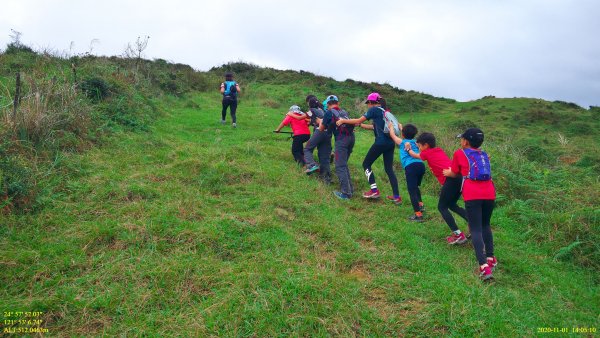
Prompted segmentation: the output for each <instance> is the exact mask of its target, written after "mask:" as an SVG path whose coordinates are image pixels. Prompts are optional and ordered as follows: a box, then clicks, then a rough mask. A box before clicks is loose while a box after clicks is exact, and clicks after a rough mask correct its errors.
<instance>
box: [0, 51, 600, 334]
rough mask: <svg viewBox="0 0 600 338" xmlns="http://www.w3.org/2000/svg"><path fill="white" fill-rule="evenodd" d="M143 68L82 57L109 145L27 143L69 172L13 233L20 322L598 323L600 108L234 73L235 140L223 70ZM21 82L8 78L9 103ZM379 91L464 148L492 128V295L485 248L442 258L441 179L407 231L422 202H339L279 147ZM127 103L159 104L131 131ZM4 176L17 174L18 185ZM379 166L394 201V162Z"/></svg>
mask: <svg viewBox="0 0 600 338" xmlns="http://www.w3.org/2000/svg"><path fill="white" fill-rule="evenodd" d="M0 57H2V58H3V59H2V61H3V62H2V64H3V65H6V64H8V63H5V61H6V60H8V59H10V60H9V61H14V59H12V58H13V57H14V56H11V55H8V56H7V55H6V54H4V55H1V56H0ZM63 61H64V60H57V59H52V58H50V59H47V60H46V61H44V59H43V58H40V57H39V56H36V57H35V58H34V61H32V62H31V64H29V65H22V68H21V69H22V71H23V72H27V71H29V70H33V69H40V68H39V67H42V66H41V65H40V63H43V62H46V63H45V65H46V66H44V67H49V68H51V69H54V70H57V72H56V74H61V72H62V73H63V74H64V73H66V74H70V68H69V67H70V65H69V62H63ZM130 61H131V60H121V59H113V60H109V59H102V58H90V59H89V60H88V59H86V60H80V62H81V63H80V64H79V67H80V68H81V69H86V72H87V74H88V76H89V78H90V79H91V78H92V77H94V78H99V79H102V80H103V81H105V82H106V83H108V84H109V85H108V87H109V88H110V89H111V90H112V91H113V93H114V94H112V96H111V95H108V96H107V97H102V98H98V97H95V98H94V97H93V96H92V98H90V99H87V98H83V97H82V98H81V99H82V100H84V104H86V105H88V109H89V111H91V112H100V113H102V112H104V113H102V114H101V116H100V118H98V117H97V116H92V117H91V118H93V119H98V121H112V122H110V123H108V122H104V124H103V123H100V124H99V125H96V124H95V123H91V122H90V123H91V124H90V126H94V128H93V129H94V130H100V131H101V133H100V135H99V136H98V139H96V138H93V139H92V140H91V141H90V140H89V138H88V136H87V135H88V134H86V133H83V132H81V133H80V134H75V135H76V137H79V139H83V140H87V142H88V143H89V142H100V144H98V145H97V146H96V145H91V146H90V145H88V146H86V147H84V148H83V149H76V147H74V148H72V149H71V148H68V149H65V148H63V147H60V146H58V147H56V148H52V149H50V150H48V145H47V144H45V143H42V144H38V145H35V142H33V141H32V140H31V139H29V143H27V144H33V146H32V147H37V149H40V150H45V151H46V152H48V153H50V154H52V156H47V158H48V159H49V160H48V161H49V162H48V163H50V164H48V165H44V164H43V163H46V162H45V161H46V160H40V167H41V168H42V169H44V170H43V174H39V175H37V176H35V177H36V178H37V182H36V183H37V185H36V187H37V190H36V198H35V200H36V201H37V202H36V203H37V205H38V206H37V207H36V208H35V209H33V210H32V211H29V212H25V213H23V212H18V210H17V209H13V211H14V212H12V213H8V214H4V215H2V216H1V217H2V218H1V219H0V243H1V245H2V247H3V248H6V249H5V250H2V253H1V254H0V265H1V266H2V269H0V274H1V278H2V280H3V284H2V285H3V286H2V288H0V292H2V295H3V297H1V300H0V309H2V310H3V311H40V312H43V314H42V316H41V319H42V320H43V321H44V322H43V326H44V327H47V328H48V329H49V330H50V333H51V334H54V335H68V336H70V335H173V334H180V335H184V336H190V335H254V334H256V335H261V336H265V335H291V334H293V335H311V336H312V335H393V336H397V335H402V334H404V335H441V334H454V335H457V336H473V335H500V336H514V335H526V336H529V335H534V334H539V333H543V332H544V329H545V328H555V327H556V328H567V329H568V330H569V332H571V330H572V328H577V327H594V328H597V327H598V324H600V323H599V318H598V313H599V310H600V309H599V304H600V297H599V294H600V292H598V291H599V290H598V274H597V268H598V261H599V259H600V257H599V256H598V255H599V253H598V251H599V250H598V244H597V243H598V236H599V235H598V233H599V231H598V230H599V228H598V215H599V210H598V205H599V203H598V202H599V198H600V197H599V196H598V194H599V193H598V192H599V191H600V189H599V188H600V187H599V183H598V163H599V160H598V155H597V154H598V151H597V150H599V149H600V145H599V144H598V133H599V132H600V129H599V128H600V126H599V125H598V118H597V114H598V112H597V111H596V110H593V109H592V110H584V109H581V108H579V107H576V106H573V105H571V104H566V103H562V102H546V101H541V100H535V99H497V98H492V97H488V98H484V99H481V100H477V101H473V102H467V103H461V102H455V101H453V100H449V99H441V98H435V97H432V96H429V95H426V94H421V93H415V92H411V91H404V90H400V89H396V88H393V87H391V86H387V85H378V84H365V83H359V82H356V81H350V80H348V81H344V82H336V81H334V80H332V79H328V78H325V77H320V76H315V75H312V74H309V73H304V72H302V73H301V72H292V71H276V70H272V69H263V68H258V67H254V66H252V65H243V64H230V65H226V66H225V68H230V69H234V70H235V71H236V72H237V74H238V79H239V81H240V82H241V83H242V88H243V89H244V92H243V96H242V97H241V99H240V101H241V102H240V108H239V114H238V118H239V127H238V128H237V129H232V128H231V127H230V126H222V125H220V124H219V118H220V116H219V112H220V97H219V95H218V93H217V92H216V88H217V86H218V84H219V83H220V75H222V73H223V70H224V67H220V68H215V69H213V70H211V71H209V72H206V73H197V72H193V71H192V70H191V69H188V68H185V67H184V66H181V65H180V66H177V65H170V64H168V63H165V62H162V61H160V60H159V61H155V62H147V63H145V65H146V68H143V69H146V74H143V72H142V73H136V74H135V75H136V76H140V78H137V79H136V78H135V77H134V76H133V75H132V74H134V73H133V70H132V69H133V68H132V67H131V64H130V63H129V62H130ZM48 64H51V66H47V65H48ZM5 69H6V68H5ZM119 69H120V70H119ZM117 70H118V71H117ZM11 74H12V69H9V70H4V71H3V73H2V74H1V75H2V76H3V78H2V81H3V84H4V85H5V86H6V87H10V86H11V83H10V78H9V75H11ZM84 74H85V72H84ZM140 74H141V75H140ZM158 75H160V76H158ZM130 76H131V77H130ZM115 79H121V80H120V81H118V82H117V81H115ZM161 84H162V85H161ZM169 88H170V89H169ZM372 90H377V91H380V92H382V93H383V94H384V95H385V96H386V97H387V98H388V101H389V102H390V103H391V104H392V108H393V109H394V111H395V112H397V115H398V117H399V119H400V120H401V121H402V122H412V123H415V124H416V125H417V126H418V127H419V128H420V130H422V131H425V130H427V131H433V132H434V133H436V135H439V138H440V142H441V145H442V146H443V147H444V149H446V150H447V151H448V152H450V151H451V150H452V149H454V148H455V147H457V143H456V140H455V139H454V137H453V135H455V134H456V133H457V132H459V131H461V130H462V129H464V128H465V127H468V126H471V125H478V126H480V127H482V128H483V129H484V130H485V131H486V135H488V138H487V139H486V149H487V150H489V152H490V153H491V155H492V157H493V159H494V173H495V175H496V176H495V177H496V178H495V180H496V184H497V186H498V190H499V192H500V194H501V196H500V198H499V208H498V209H497V211H496V212H495V214H494V218H493V225H494V230H495V236H496V242H497V254H498V257H499V259H500V264H501V265H500V268H499V271H498V272H497V273H496V281H495V283H493V284H482V283H481V282H480V281H479V280H478V279H477V277H476V275H475V273H474V271H475V269H476V264H475V260H474V258H473V252H472V248H471V247H470V246H464V247H452V248H450V247H448V246H447V245H446V244H445V243H444V236H445V235H447V232H448V231H447V228H446V226H445V225H444V224H443V222H442V220H441V218H440V217H439V216H438V215H437V214H436V213H435V212H434V210H435V207H434V206H435V204H436V198H435V196H436V194H437V189H438V187H437V184H434V183H435V182H434V181H433V179H432V178H431V176H430V175H429V174H428V175H427V176H426V179H425V182H424V184H423V190H424V193H425V202H426V205H427V206H428V207H429V208H428V210H429V216H428V217H429V220H428V222H426V223H424V224H419V225H415V224H410V223H408V222H407V221H406V216H408V214H409V212H410V208H409V206H407V205H402V206H400V207H397V206H393V205H390V204H385V203H383V202H365V201H363V200H360V199H358V198H357V199H353V200H352V201H350V202H348V203H344V202H341V201H338V200H336V199H335V198H334V197H333V195H332V194H331V191H332V187H329V186H324V185H322V184H320V183H319V182H317V181H316V180H313V179H311V178H309V177H305V176H304V175H303V174H302V173H301V171H300V170H299V169H298V168H297V167H296V166H295V165H294V163H293V161H292V159H291V155H290V154H289V140H288V139H287V138H285V137H284V136H283V135H274V134H272V133H271V130H272V129H273V128H274V127H275V126H277V124H278V123H279V121H280V120H281V119H282V118H283V112H284V111H285V110H286V108H287V107H288V106H290V105H292V104H294V103H302V101H303V100H304V97H305V96H306V95H307V94H309V93H314V94H317V95H319V96H320V97H323V96H325V95H326V94H329V93H336V94H338V95H339V96H340V97H341V99H342V102H343V104H344V105H345V106H346V107H348V108H349V109H350V110H351V111H352V112H353V113H354V114H358V113H359V112H360V111H362V110H363V109H364V107H363V106H362V105H361V104H360V103H359V102H360V100H362V99H363V97H364V96H365V95H366V94H368V92H370V91H372ZM118 93H121V94H122V93H130V94H131V96H127V95H125V94H122V95H120V96H119V95H117V94H118ZM173 94H175V95H173ZM77 95H81V94H77ZM124 95H125V96H124ZM116 97H120V98H121V102H125V101H129V103H130V104H131V105H132V106H133V107H137V106H135V105H136V104H139V103H141V102H142V103H143V102H145V104H144V105H143V106H141V107H154V108H153V109H151V108H146V110H144V111H147V112H148V115H144V116H147V118H144V119H133V118H132V119H133V120H135V121H138V122H139V123H138V124H135V123H134V124H131V123H129V124H128V123H127V122H125V121H129V120H131V119H123V118H121V117H123V116H130V115H127V114H124V113H123V112H120V113H119V114H116V113H114V112H115V110H114V109H115V107H117V108H118V107H120V106H119V104H118V102H119V100H115V98H116ZM4 100H5V101H2V100H0V106H1V105H2V103H4V102H6V99H4ZM94 100H97V102H96V101H94ZM106 107H109V108H106ZM103 108H104V109H106V110H102V109H103ZM152 111H156V113H152ZM111 112H112V113H114V114H112V115H111V114H110V113H111ZM127 112H130V113H131V114H133V113H134V112H137V110H136V109H132V110H131V111H125V113H127ZM160 112H162V113H160ZM7 113H8V112H7ZM159 113H160V114H159ZM92 115H93V114H92ZM131 116H134V117H135V116H138V115H136V114H133V115H131ZM107 123H108V125H109V126H110V128H108V129H107V127H106V125H107ZM136 125H137V126H143V128H132V126H136ZM10 131H11V129H10V128H7V127H6V126H5V127H3V132H4V134H3V135H8V136H6V137H8V138H7V139H5V140H8V141H5V142H4V143H3V144H4V148H3V149H6V152H5V154H7V155H6V157H3V163H8V162H6V160H5V158H9V156H10V158H12V159H14V158H23V157H24V156H30V155H28V154H29V153H27V152H26V150H24V149H23V148H24V147H23V143H24V142H16V141H15V140H21V139H23V138H25V136H28V135H35V134H26V135H23V134H22V135H21V136H22V137H20V138H19V137H16V136H14V134H11V133H10ZM10 135H13V136H12V138H11V137H9V136H10ZM49 139H50V140H53V139H55V138H52V137H51V136H47V137H45V138H44V140H49ZM11 140H12V141H11ZM98 140H99V141H98ZM357 140H358V141H357V146H356V149H355V152H354V154H353V155H352V157H351V161H350V167H351V172H352V175H353V181H354V185H355V186H356V187H366V183H365V182H364V177H363V174H362V170H361V168H360V163H361V161H362V157H363V155H364V154H365V152H366V150H367V149H368V147H369V145H370V144H371V142H372V135H371V134H370V133H368V132H364V131H361V132H358V133H357ZM9 141H10V142H9ZM21 141H22V140H21ZM79 142H83V141H79ZM15 143H17V144H18V145H20V146H19V147H17V146H15ZM7 144H8V145H7ZM61 144H63V143H61ZM73 144H80V143H77V142H76V141H73ZM582 145H584V146H582ZM39 153H42V155H43V153H44V151H39ZM3 156H4V155H3ZM17 156H18V157H17ZM11 163H13V165H14V166H15V167H18V166H17V165H18V164H20V162H18V161H16V160H15V161H14V162H11ZM22 167H25V168H26V166H22ZM6 168H7V167H6V166H4V167H2V169H3V170H5V171H4V173H5V174H4V176H3V177H13V176H10V175H11V172H8V170H7V169H6ZM19 168H20V167H19ZM397 169H398V170H401V168H399V167H398V168H397ZM31 170H33V172H35V173H37V171H35V170H36V168H33V169H31ZM374 170H375V172H376V174H379V175H378V177H379V180H380V181H381V183H380V185H381V187H382V188H383V189H384V192H387V190H389V188H388V183H387V181H386V180H385V177H384V176H385V175H381V173H382V171H383V170H382V164H381V163H380V162H379V161H378V162H376V164H375V167H374ZM44 175H45V176H44ZM399 176H401V175H399ZM42 178H43V179H42ZM400 182H401V192H402V193H403V196H406V193H405V191H406V188H405V186H404V183H403V180H400ZM7 183H10V181H8V180H6V178H4V181H3V184H7ZM3 189H5V187H3ZM461 226H463V227H464V224H461ZM565 277H567V278H565ZM557 313H560V315H559V316H558V315H557ZM5 327H6V326H3V328H5Z"/></svg>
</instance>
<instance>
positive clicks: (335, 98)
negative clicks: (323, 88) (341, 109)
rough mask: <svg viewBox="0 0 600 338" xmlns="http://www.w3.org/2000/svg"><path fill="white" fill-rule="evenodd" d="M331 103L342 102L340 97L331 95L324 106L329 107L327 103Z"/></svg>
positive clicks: (324, 102)
mask: <svg viewBox="0 0 600 338" xmlns="http://www.w3.org/2000/svg"><path fill="white" fill-rule="evenodd" d="M329 101H336V102H340V100H338V97H337V96H335V95H329V96H327V98H326V99H325V101H323V105H324V106H327V103H328V102H329Z"/></svg>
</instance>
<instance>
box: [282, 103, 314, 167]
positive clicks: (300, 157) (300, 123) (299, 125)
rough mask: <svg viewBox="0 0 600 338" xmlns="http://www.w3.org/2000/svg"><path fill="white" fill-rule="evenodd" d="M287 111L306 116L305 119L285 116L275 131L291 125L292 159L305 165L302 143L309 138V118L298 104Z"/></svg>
mask: <svg viewBox="0 0 600 338" xmlns="http://www.w3.org/2000/svg"><path fill="white" fill-rule="evenodd" d="M289 112H290V113H292V114H294V115H296V116H302V115H304V116H306V117H307V119H302V120H298V119H295V118H294V117H292V116H287V115H286V117H285V118H284V119H283V121H281V123H280V124H279V126H278V127H277V129H275V132H276V133H278V132H280V131H281V129H282V128H283V127H285V126H287V125H291V127H292V132H293V133H294V136H293V137H292V138H293V141H292V155H293V156H294V160H296V162H298V164H300V165H305V164H306V161H304V143H305V142H306V141H308V140H309V139H310V129H309V128H308V125H309V122H310V118H308V116H307V115H306V114H304V113H303V112H302V110H300V107H298V106H295V105H294V106H291V107H290V109H289Z"/></svg>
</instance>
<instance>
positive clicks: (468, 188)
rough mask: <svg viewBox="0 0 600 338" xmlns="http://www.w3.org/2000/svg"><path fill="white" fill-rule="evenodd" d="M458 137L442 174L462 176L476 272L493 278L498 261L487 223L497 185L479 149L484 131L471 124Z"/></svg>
mask: <svg viewBox="0 0 600 338" xmlns="http://www.w3.org/2000/svg"><path fill="white" fill-rule="evenodd" d="M458 137H460V146H461V149H458V150H457V151H456V152H454V155H453V156H452V165H451V166H450V168H448V169H444V171H443V174H444V176H446V177H458V175H462V177H463V188H462V194H463V199H464V200H465V209H466V210H467V219H468V220H469V225H470V228H471V241H472V242H473V248H474V249H475V256H476V257H477V261H478V262H479V276H480V277H481V279H483V280H488V279H491V278H493V276H492V271H493V270H494V268H495V267H496V265H497V264H498V261H497V260H496V257H495V256H494V237H493V235H492V228H491V226H490V220H491V219H492V212H493V210H494V205H495V201H496V188H495V187H494V182H492V175H491V165H490V160H489V156H488V155H487V153H486V152H485V151H482V150H481V149H479V147H481V144H482V143H483V131H481V129H479V128H470V129H467V130H466V131H465V132H464V133H462V134H460V135H458Z"/></svg>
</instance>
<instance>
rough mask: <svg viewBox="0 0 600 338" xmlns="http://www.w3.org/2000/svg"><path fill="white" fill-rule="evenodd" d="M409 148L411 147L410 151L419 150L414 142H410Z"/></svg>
mask: <svg viewBox="0 0 600 338" xmlns="http://www.w3.org/2000/svg"><path fill="white" fill-rule="evenodd" d="M410 149H412V151H414V152H415V154H418V153H419V152H420V151H419V147H418V146H417V144H416V143H415V142H410Z"/></svg>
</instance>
